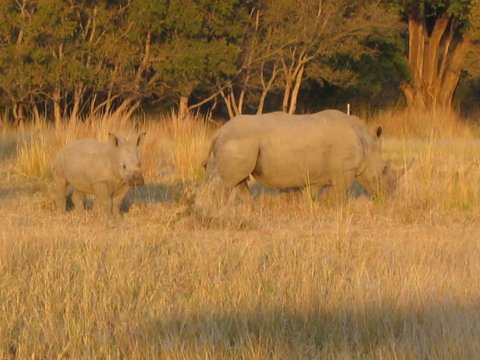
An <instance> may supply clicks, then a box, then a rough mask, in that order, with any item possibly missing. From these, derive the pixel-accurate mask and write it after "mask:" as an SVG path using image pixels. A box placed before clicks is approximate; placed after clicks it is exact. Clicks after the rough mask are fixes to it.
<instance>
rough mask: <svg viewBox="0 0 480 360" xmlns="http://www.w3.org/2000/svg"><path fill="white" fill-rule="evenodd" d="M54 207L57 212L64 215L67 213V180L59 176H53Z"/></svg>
mask: <svg viewBox="0 0 480 360" xmlns="http://www.w3.org/2000/svg"><path fill="white" fill-rule="evenodd" d="M54 182H55V190H54V191H55V195H54V196H55V207H56V209H57V211H58V212H60V213H65V212H66V211H67V194H66V192H67V185H68V182H67V179H65V178H64V177H63V176H61V175H55V178H54Z"/></svg>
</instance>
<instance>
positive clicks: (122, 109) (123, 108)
mask: <svg viewBox="0 0 480 360" xmlns="http://www.w3.org/2000/svg"><path fill="white" fill-rule="evenodd" d="M135 98H136V97H135V96H130V97H128V98H126V99H124V100H123V102H122V103H121V104H120V106H119V107H118V108H117V109H116V110H115V112H114V113H113V114H112V116H113V117H119V116H121V115H124V114H125V113H127V112H128V110H129V109H130V107H131V106H132V103H133V101H134V100H135ZM105 115H107V114H105Z"/></svg>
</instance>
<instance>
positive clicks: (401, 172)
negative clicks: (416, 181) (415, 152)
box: [391, 159, 415, 179]
mask: <svg viewBox="0 0 480 360" xmlns="http://www.w3.org/2000/svg"><path fill="white" fill-rule="evenodd" d="M414 162H415V159H411V160H410V161H409V163H408V165H406V166H398V167H395V169H392V170H391V171H392V173H393V174H394V175H395V176H394V177H395V178H396V179H400V178H401V177H402V176H403V175H405V173H406V172H407V171H408V170H409V169H410V168H411V167H412V165H413V163H414Z"/></svg>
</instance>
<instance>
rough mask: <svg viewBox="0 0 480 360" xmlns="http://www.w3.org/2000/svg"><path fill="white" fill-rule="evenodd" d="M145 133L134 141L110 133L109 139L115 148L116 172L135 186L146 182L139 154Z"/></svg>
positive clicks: (126, 181)
mask: <svg viewBox="0 0 480 360" xmlns="http://www.w3.org/2000/svg"><path fill="white" fill-rule="evenodd" d="M144 137H145V133H141V134H140V135H138V137H137V138H136V139H135V140H133V141H126V140H123V139H121V138H119V137H118V136H116V135H115V134H112V133H109V134H108V141H109V143H110V145H111V146H112V147H113V148H114V152H113V154H114V164H115V165H114V166H115V172H116V173H117V174H118V175H119V176H120V178H121V179H122V180H123V181H125V183H127V184H129V185H131V186H133V185H135V186H142V185H143V184H144V179H143V174H142V170H141V163H140V159H139V156H138V146H139V145H140V143H141V142H142V141H143V139H144Z"/></svg>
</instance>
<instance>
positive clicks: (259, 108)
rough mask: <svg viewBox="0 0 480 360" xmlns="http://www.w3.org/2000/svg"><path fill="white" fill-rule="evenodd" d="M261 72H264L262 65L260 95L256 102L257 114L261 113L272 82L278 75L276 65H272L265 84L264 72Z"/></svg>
mask: <svg viewBox="0 0 480 360" xmlns="http://www.w3.org/2000/svg"><path fill="white" fill-rule="evenodd" d="M263 70H264V64H262V66H261V71H260V83H261V84H262V93H261V94H260V100H259V101H258V106H257V114H261V113H263V109H264V107H265V100H266V98H267V95H268V93H269V92H270V90H271V88H272V86H273V82H274V81H275V78H276V77H277V75H278V70H277V64H273V66H272V73H271V75H270V79H269V80H268V82H267V83H266V84H265V79H264V71H263Z"/></svg>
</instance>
